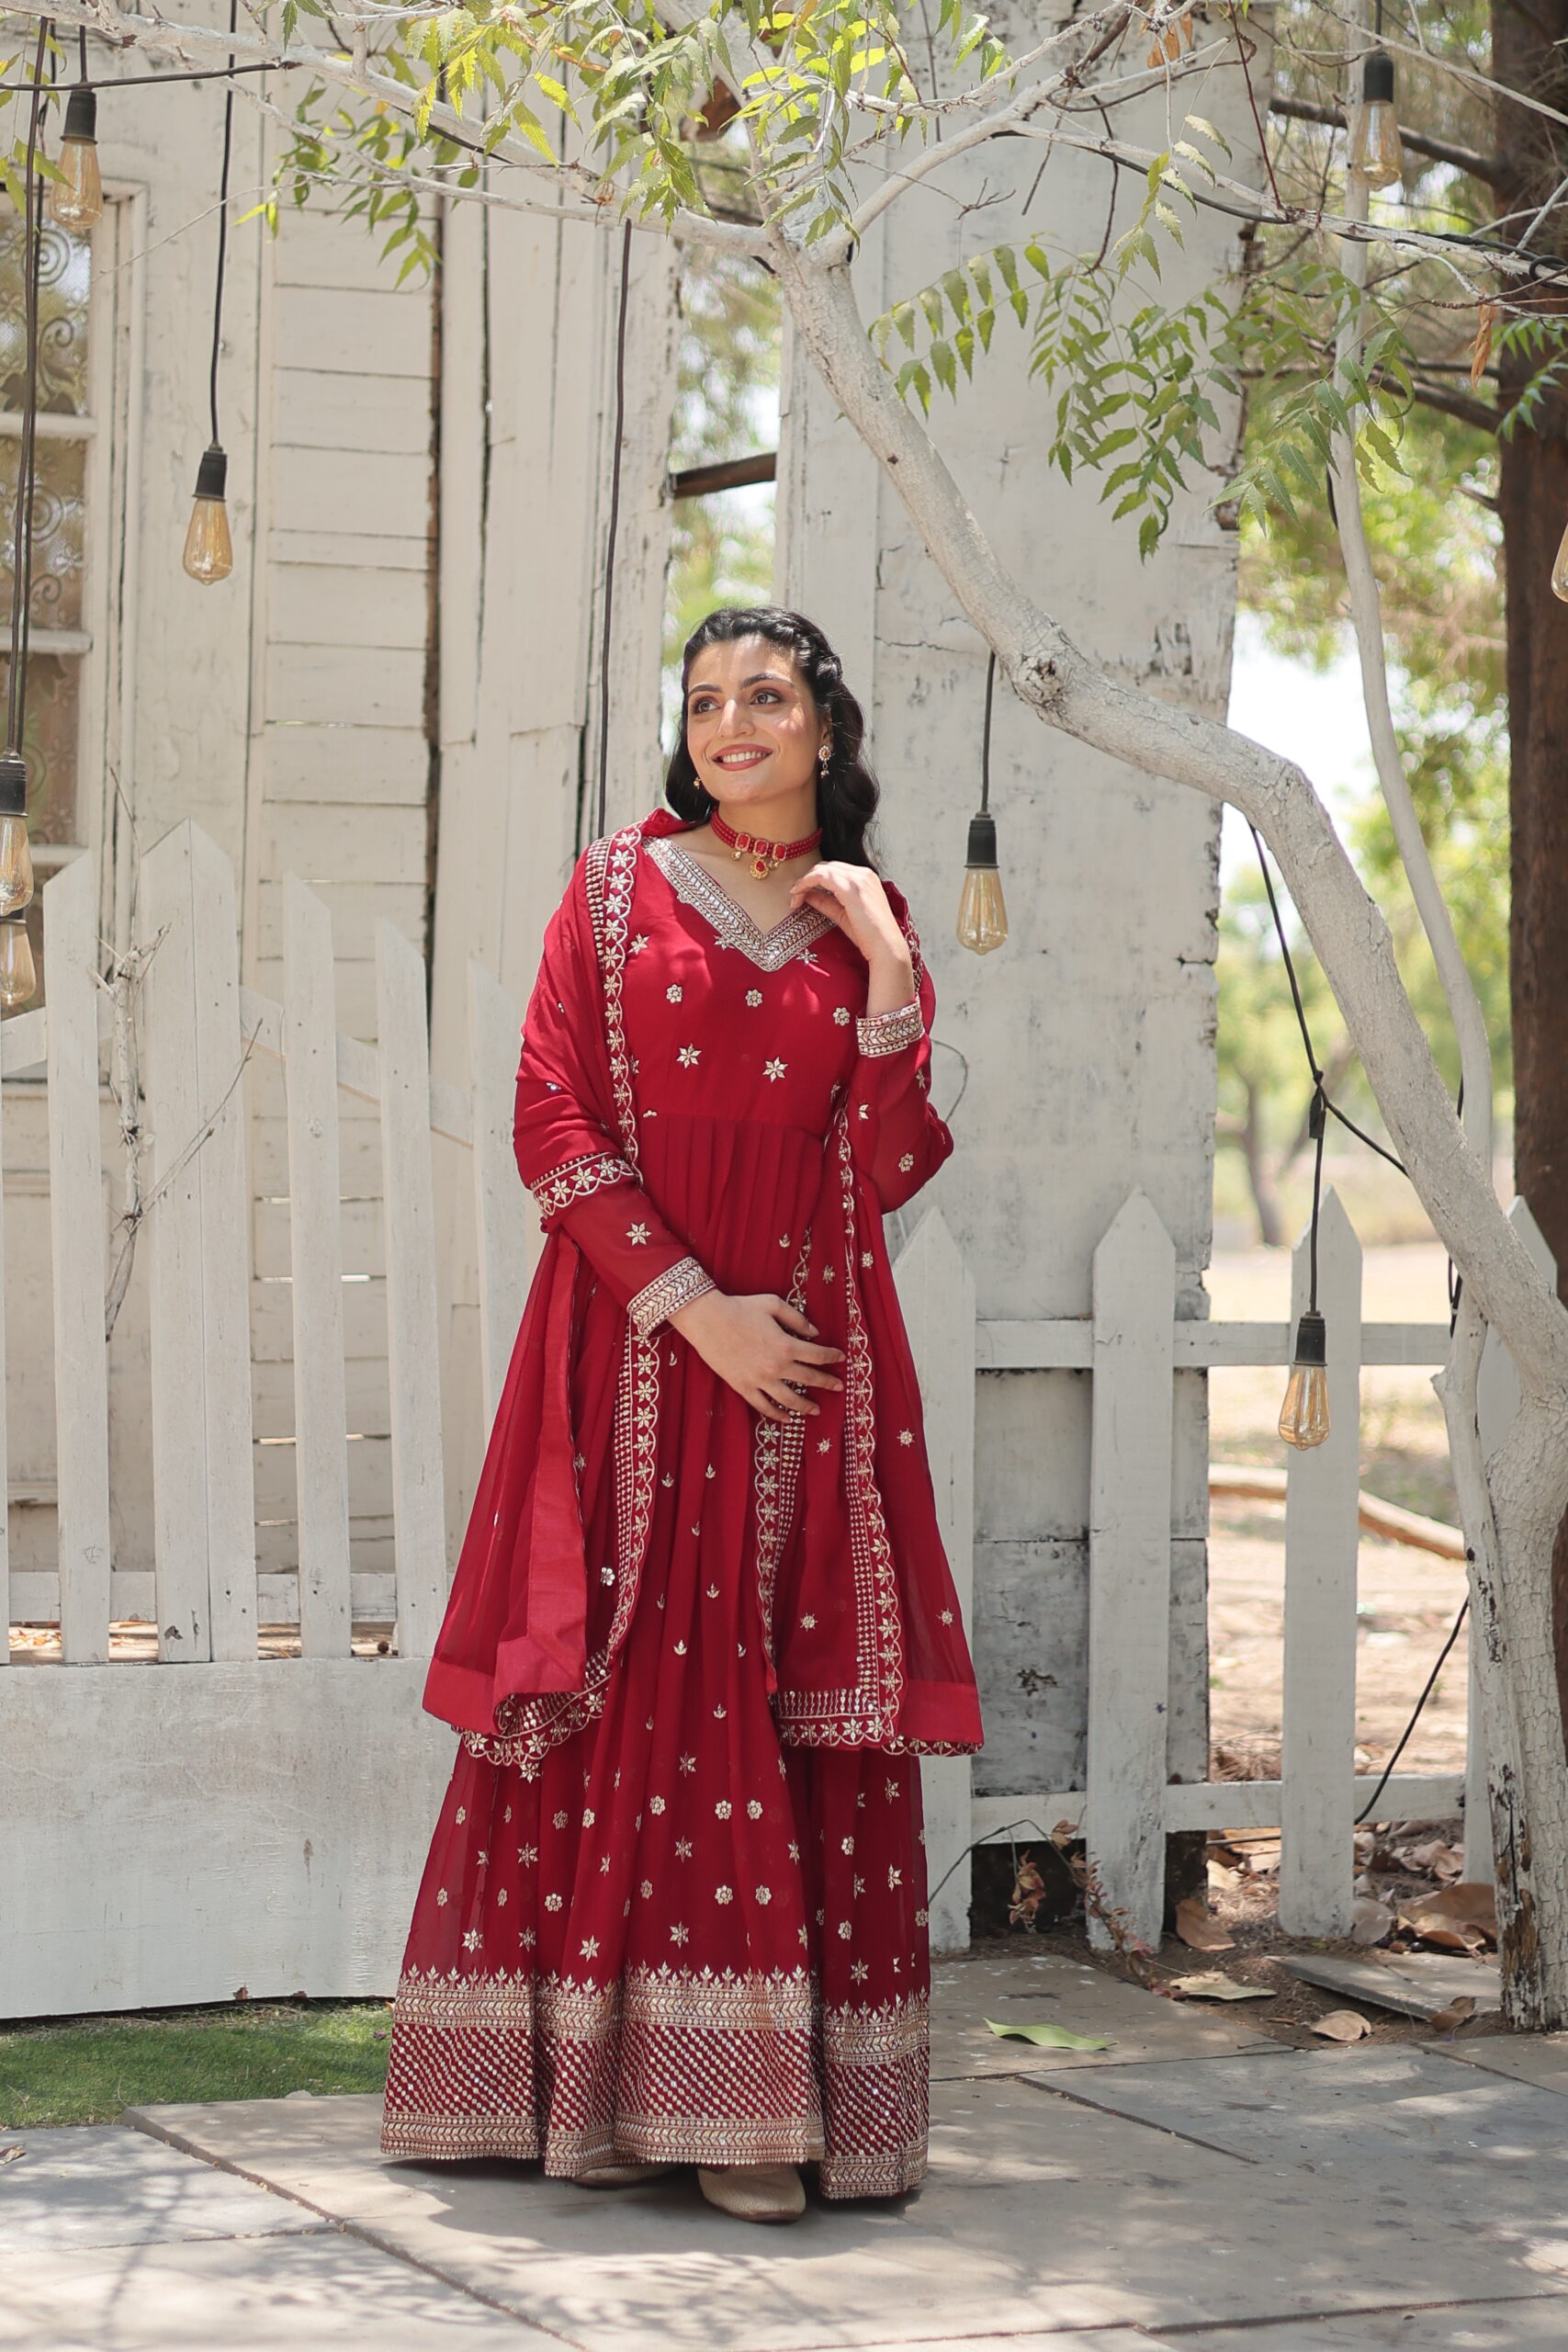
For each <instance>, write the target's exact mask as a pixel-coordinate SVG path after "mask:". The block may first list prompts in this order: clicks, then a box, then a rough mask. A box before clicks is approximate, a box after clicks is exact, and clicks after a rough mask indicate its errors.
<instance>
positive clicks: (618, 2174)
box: [572, 2165, 675, 2188]
mask: <svg viewBox="0 0 1568 2352" xmlns="http://www.w3.org/2000/svg"><path fill="white" fill-rule="evenodd" d="M674 2170H675V2166H674V2165H589V2167H588V2170H587V2171H586V2172H579V2173H574V2174H573V2175H572V2181H573V2185H574V2186H575V2187H576V2188H641V2187H642V2184H643V2182H644V2181H645V2180H662V2179H663V2178H664V2177H665V2175H666V2174H667V2173H672V2172H673V2171H674Z"/></svg>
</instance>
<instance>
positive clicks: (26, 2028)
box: [0, 2001, 392, 2130]
mask: <svg viewBox="0 0 1568 2352" xmlns="http://www.w3.org/2000/svg"><path fill="white" fill-rule="evenodd" d="M391 2021H392V2019H391V2011H390V2010H389V2007H388V2006H387V2004H386V2002H385V2001H300V2002H293V2001H286V2002H268V2001H254V2002H242V2003H225V2004H224V2006H223V2007H221V2008H218V2009H158V2010H146V2011H142V2012H141V2013H140V2014H138V2015H136V2016H131V2017H101V2018H51V2019H50V2020H49V2021H48V2022H47V2023H41V2024H39V2025H21V2026H0V2129H7V2130H16V2129H17V2128H18V2127H24V2126H28V2125H30V2126H32V2127H33V2128H34V2129H35V2130H37V2129H39V2128H41V2127H42V2126H43V2125H45V2124H51V2123H108V2122H112V2121H113V2120H114V2118H115V2117H116V2116H117V2115H118V2113H119V2112H120V2109H122V2108H126V2107H153V2106H160V2105H163V2104H164V2103H165V2102H175V2101H182V2100H197V2099H202V2100H205V2099H220V2098H282V2097H283V2095H284V2093H285V2092H286V2091H378V2090H379V2089H380V2088H381V2086H382V2085H383V2083H384V2082H385V2081H386V2077H387V2046H388V2045H387V2036H388V2030H389V2027H390V2025H391Z"/></svg>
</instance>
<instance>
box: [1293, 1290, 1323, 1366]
mask: <svg viewBox="0 0 1568 2352" xmlns="http://www.w3.org/2000/svg"><path fill="white" fill-rule="evenodd" d="M1327 1362H1328V1326H1327V1324H1326V1323H1325V1321H1324V1319H1323V1317H1322V1316H1321V1315H1320V1314H1319V1313H1318V1311H1317V1309H1316V1307H1315V1306H1309V1307H1308V1308H1307V1311H1306V1313H1305V1314H1304V1315H1303V1317H1302V1319H1301V1321H1300V1322H1299V1323H1298V1324H1297V1325H1296V1352H1295V1355H1294V1357H1293V1358H1292V1369H1293V1370H1294V1371H1297V1372H1300V1371H1302V1370H1303V1369H1304V1368H1305V1367H1307V1366H1309V1365H1312V1364H1325V1363H1327Z"/></svg>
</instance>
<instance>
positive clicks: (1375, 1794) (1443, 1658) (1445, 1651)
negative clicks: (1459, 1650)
mask: <svg viewBox="0 0 1568 2352" xmlns="http://www.w3.org/2000/svg"><path fill="white" fill-rule="evenodd" d="M1469 1607H1470V1595H1469V1593H1466V1594H1465V1597H1464V1599H1463V1600H1461V1602H1460V1605H1459V1615H1458V1616H1457V1617H1456V1618H1455V1619H1454V1622H1453V1626H1452V1629H1451V1630H1450V1634H1449V1638H1448V1640H1447V1641H1446V1642H1445V1643H1444V1644H1443V1646H1442V1648H1441V1649H1440V1650H1439V1651H1438V1663H1437V1665H1436V1666H1435V1667H1434V1668H1432V1671H1431V1673H1430V1674H1429V1675H1428V1676H1427V1687H1426V1689H1425V1690H1424V1691H1422V1693H1421V1696H1420V1697H1419V1698H1418V1699H1417V1700H1416V1704H1415V1706H1414V1708H1413V1709H1412V1710H1411V1715H1410V1721H1409V1722H1408V1723H1407V1724H1405V1726H1404V1730H1403V1731H1402V1732H1401V1733H1400V1735H1399V1745H1398V1747H1396V1748H1395V1749H1394V1751H1393V1755H1392V1756H1391V1757H1390V1758H1389V1759H1388V1762H1387V1763H1386V1764H1385V1765H1384V1766H1383V1768H1382V1775H1381V1776H1380V1778H1379V1781H1378V1784H1377V1787H1376V1788H1375V1789H1374V1790H1373V1791H1372V1792H1371V1796H1370V1797H1369V1798H1368V1799H1367V1802H1366V1804H1364V1805H1363V1806H1362V1807H1361V1810H1360V1812H1359V1814H1358V1815H1356V1826H1357V1828H1358V1829H1359V1827H1360V1826H1361V1824H1362V1822H1363V1821H1365V1820H1366V1818H1367V1816H1368V1815H1369V1814H1370V1813H1371V1809H1372V1807H1373V1805H1375V1804H1376V1803H1377V1801H1378V1799H1379V1797H1381V1796H1382V1792H1383V1791H1384V1789H1386V1788H1387V1786H1388V1784H1389V1780H1390V1777H1391V1775H1392V1773H1393V1768H1394V1766H1395V1765H1396V1764H1397V1763H1398V1761H1399V1759H1400V1758H1401V1757H1402V1756H1403V1755H1404V1748H1405V1743H1406V1742H1407V1741H1408V1739H1409V1737H1410V1735H1411V1733H1412V1732H1413V1731H1414V1730H1415V1728H1416V1724H1417V1723H1418V1722H1419V1721H1420V1719H1421V1710H1422V1708H1423V1707H1424V1706H1425V1705H1426V1703H1427V1700H1428V1699H1429V1698H1430V1697H1431V1695H1432V1692H1433V1691H1434V1690H1435V1689H1436V1687H1437V1680H1438V1675H1439V1674H1441V1672H1442V1670H1443V1668H1444V1667H1445V1666H1446V1665H1447V1663H1448V1656H1449V1652H1450V1650H1451V1649H1452V1647H1453V1645H1454V1644H1455V1643H1456V1642H1457V1641H1458V1639H1459V1629H1460V1627H1461V1625H1462V1624H1463V1623H1464V1620H1465V1612H1466V1611H1468V1609H1469Z"/></svg>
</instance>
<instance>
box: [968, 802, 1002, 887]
mask: <svg viewBox="0 0 1568 2352" xmlns="http://www.w3.org/2000/svg"><path fill="white" fill-rule="evenodd" d="M996 863H997V820H996V819H995V818H994V817H987V816H986V815H985V814H984V813H982V814H981V815H980V816H978V817H971V818H970V820H969V851H968V854H967V856H966V857H965V858H964V865H966V866H967V867H968V869H969V871H970V873H971V874H973V873H976V871H984V869H985V868H986V867H987V866H990V867H992V868H994V867H995V865H996Z"/></svg>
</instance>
